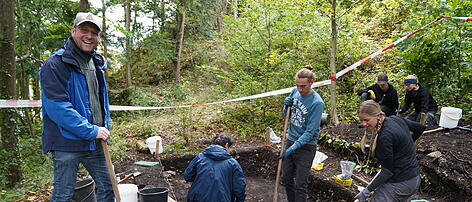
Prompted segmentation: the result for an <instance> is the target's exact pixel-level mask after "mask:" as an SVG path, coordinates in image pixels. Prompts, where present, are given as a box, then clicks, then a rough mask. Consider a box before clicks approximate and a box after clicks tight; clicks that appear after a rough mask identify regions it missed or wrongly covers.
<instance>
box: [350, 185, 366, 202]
mask: <svg viewBox="0 0 472 202" xmlns="http://www.w3.org/2000/svg"><path fill="white" fill-rule="evenodd" d="M369 195H370V191H369V190H368V189H367V188H364V189H363V190H362V191H361V192H359V193H358V194H357V195H356V196H355V197H354V199H357V200H359V202H364V201H366V200H367V197H369Z"/></svg>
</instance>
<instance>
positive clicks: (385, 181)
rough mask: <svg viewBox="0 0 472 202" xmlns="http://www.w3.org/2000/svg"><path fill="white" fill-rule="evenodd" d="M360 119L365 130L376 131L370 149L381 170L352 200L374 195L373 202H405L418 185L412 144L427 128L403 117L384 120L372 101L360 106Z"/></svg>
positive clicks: (376, 105) (418, 169) (378, 108)
mask: <svg viewBox="0 0 472 202" xmlns="http://www.w3.org/2000/svg"><path fill="white" fill-rule="evenodd" d="M359 119H360V120H361V121H362V125H363V126H364V127H366V128H367V129H369V130H373V131H376V136H375V138H374V142H373V143H372V145H371V147H372V148H371V149H372V150H373V151H372V153H373V154H375V158H377V160H378V161H379V162H380V165H381V169H380V172H379V173H377V175H376V176H375V177H374V179H372V181H371V182H370V183H369V185H367V187H366V188H364V189H363V190H362V191H361V192H359V194H357V195H356V197H355V198H356V199H358V200H359V201H361V202H362V201H365V200H366V199H367V198H368V197H369V195H370V193H371V192H374V193H373V195H372V196H371V201H374V202H375V201H381V202H384V201H407V200H408V198H409V197H410V196H411V195H413V194H414V193H416V191H417V190H418V188H419V186H420V183H421V179H420V168H419V166H418V162H417V161H416V153H415V149H414V143H413V141H415V140H416V139H417V138H419V136H420V135H421V134H422V133H423V131H424V129H425V128H426V127H425V126H424V125H421V124H419V123H418V122H414V121H410V120H408V119H405V118H402V117H398V116H389V117H386V116H385V114H384V113H383V112H382V111H381V110H380V105H379V104H378V103H376V102H374V101H372V100H368V101H365V102H363V103H361V106H360V108H359ZM410 131H411V132H413V135H411V134H410Z"/></svg>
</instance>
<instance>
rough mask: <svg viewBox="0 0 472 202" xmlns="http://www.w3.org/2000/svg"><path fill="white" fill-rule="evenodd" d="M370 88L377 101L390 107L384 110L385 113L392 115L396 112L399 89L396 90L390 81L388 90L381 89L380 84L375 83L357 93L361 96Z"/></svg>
mask: <svg viewBox="0 0 472 202" xmlns="http://www.w3.org/2000/svg"><path fill="white" fill-rule="evenodd" d="M369 90H372V91H374V93H375V100H374V101H375V102H377V103H379V104H380V105H384V106H386V107H388V109H387V110H385V111H384V113H385V115H387V116H390V115H394V114H395V111H396V110H397V109H398V94H397V90H395V87H393V85H392V84H390V83H388V90H387V92H383V91H382V89H380V87H379V85H377V84H374V85H372V86H369V87H367V88H365V89H363V90H360V91H359V92H357V95H359V96H360V95H362V94H363V93H367V91H369ZM383 109H384V108H383Z"/></svg>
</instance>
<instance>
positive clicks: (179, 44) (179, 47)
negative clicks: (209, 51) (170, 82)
mask: <svg viewBox="0 0 472 202" xmlns="http://www.w3.org/2000/svg"><path fill="white" fill-rule="evenodd" d="M179 7H180V9H179V21H178V23H177V25H178V26H179V27H178V30H179V32H178V33H177V39H178V41H177V48H176V49H177V51H176V52H177V53H176V61H175V67H174V79H175V83H177V84H179V83H180V68H181V67H180V65H181V64H180V60H181V58H182V47H183V42H184V33H185V10H186V8H185V0H180V6H179Z"/></svg>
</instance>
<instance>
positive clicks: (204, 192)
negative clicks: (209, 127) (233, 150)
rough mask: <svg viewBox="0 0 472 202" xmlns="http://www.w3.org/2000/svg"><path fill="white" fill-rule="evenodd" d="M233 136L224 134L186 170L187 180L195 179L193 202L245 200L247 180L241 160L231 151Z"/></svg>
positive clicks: (191, 201) (188, 199)
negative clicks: (237, 159) (239, 161)
mask: <svg viewBox="0 0 472 202" xmlns="http://www.w3.org/2000/svg"><path fill="white" fill-rule="evenodd" d="M233 144H234V140H233V138H231V137H230V136H228V135H226V134H224V133H222V134H220V135H219V136H217V137H216V138H215V140H214V141H213V145H210V146H209V147H207V148H206V149H205V150H204V151H203V152H202V153H200V154H198V155H197V156H196V157H195V158H194V159H193V160H192V161H191V162H190V164H189V165H188V167H187V169H185V171H184V177H185V181H187V182H193V183H192V186H191V187H190V189H189V191H188V194H187V201H189V202H213V201H218V202H220V201H224V202H230V201H244V200H245V198H246V180H245V179H244V174H243V169H242V168H241V166H240V165H239V163H238V161H236V159H234V158H233V157H232V156H231V154H230V153H229V148H230V147H231V146H232V145H233Z"/></svg>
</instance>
